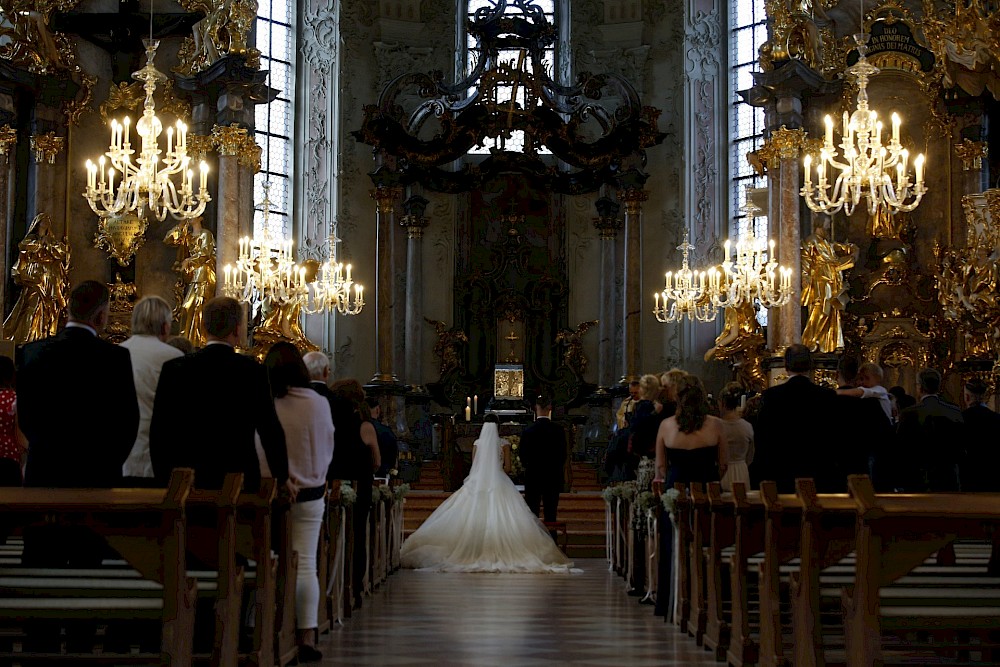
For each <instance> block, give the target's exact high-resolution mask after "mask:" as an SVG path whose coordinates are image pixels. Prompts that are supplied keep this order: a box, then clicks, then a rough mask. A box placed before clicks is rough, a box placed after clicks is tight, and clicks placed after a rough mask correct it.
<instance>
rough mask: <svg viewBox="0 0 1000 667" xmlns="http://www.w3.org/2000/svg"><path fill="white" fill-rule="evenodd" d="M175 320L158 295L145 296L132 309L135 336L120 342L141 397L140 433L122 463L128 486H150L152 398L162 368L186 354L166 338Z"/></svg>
mask: <svg viewBox="0 0 1000 667" xmlns="http://www.w3.org/2000/svg"><path fill="white" fill-rule="evenodd" d="M172 320H173V314H172V313H171V309H170V305H169V304H168V303H167V302H166V301H164V300H163V299H161V298H160V297H158V296H145V297H143V298H141V299H139V301H138V302H136V304H135V306H134V307H133V308H132V336H131V337H129V338H128V340H126V341H125V342H123V343H122V344H121V346H122V347H124V348H125V349H126V350H128V352H129V357H130V358H131V360H132V379H133V381H134V382H135V394H136V398H138V400H139V432H138V433H137V434H136V436H135V444H134V445H133V446H132V451H131V453H129V455H128V458H127V459H126V460H125V465H123V466H122V475H124V477H125V480H124V481H125V484H126V486H151V485H152V483H154V482H153V463H152V461H151V460H150V458H149V422H150V420H151V419H152V417H153V399H154V398H155V396H156V385H157V384H158V383H159V381H160V369H162V368H163V364H164V363H166V362H167V361H170V360H171V359H176V358H177V357H180V356H183V354H184V353H183V352H181V351H180V350H178V349H177V348H176V347H172V346H170V345H167V344H166V343H165V342H164V340H166V338H167V336H168V335H169V334H170V325H171V322H172Z"/></svg>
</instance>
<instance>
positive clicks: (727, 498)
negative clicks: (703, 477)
mask: <svg viewBox="0 0 1000 667" xmlns="http://www.w3.org/2000/svg"><path fill="white" fill-rule="evenodd" d="M708 506H709V512H710V513H711V522H710V527H709V538H708V564H707V567H706V624H705V637H704V642H705V648H707V649H709V650H711V651H713V652H714V653H715V659H716V660H725V659H726V651H727V650H728V648H729V623H730V619H731V618H732V609H731V608H730V607H727V603H728V602H729V601H730V600H731V597H730V592H731V587H730V586H727V584H729V576H731V575H730V574H729V572H728V570H729V566H730V559H729V558H726V557H724V553H726V552H727V551H728V550H729V549H730V548H731V547H732V546H733V544H734V543H735V541H736V513H735V510H736V504H735V502H734V501H733V497H732V494H729V493H726V494H723V493H722V486H721V485H720V484H719V483H718V482H712V483H711V484H709V485H708ZM727 555H729V556H730V557H731V554H727ZM727 575H729V576H727Z"/></svg>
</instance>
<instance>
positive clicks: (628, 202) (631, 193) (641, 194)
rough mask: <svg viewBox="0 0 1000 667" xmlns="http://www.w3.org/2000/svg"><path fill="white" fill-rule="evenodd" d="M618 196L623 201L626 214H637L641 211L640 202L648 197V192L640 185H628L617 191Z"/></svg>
mask: <svg viewBox="0 0 1000 667" xmlns="http://www.w3.org/2000/svg"><path fill="white" fill-rule="evenodd" d="M618 198H619V199H621V200H622V201H623V202H625V214H626V215H638V214H639V212H640V211H642V202H644V201H646V200H647V199H649V192H648V191H647V190H643V189H642V188H641V187H628V188H625V189H624V190H619V191H618Z"/></svg>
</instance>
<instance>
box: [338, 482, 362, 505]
mask: <svg viewBox="0 0 1000 667" xmlns="http://www.w3.org/2000/svg"><path fill="white" fill-rule="evenodd" d="M357 500H358V492H357V491H355V490H354V487H352V486H351V483H350V482H348V481H347V480H346V479H345V480H342V481H341V482H340V504H341V505H342V506H343V507H350V506H351V505H353V504H354V503H356V502H357Z"/></svg>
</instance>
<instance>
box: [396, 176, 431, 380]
mask: <svg viewBox="0 0 1000 667" xmlns="http://www.w3.org/2000/svg"><path fill="white" fill-rule="evenodd" d="M429 203H430V202H429V201H427V200H426V199H424V198H423V197H421V196H420V195H413V196H412V197H410V198H409V199H407V200H406V201H405V202H403V210H404V211H405V212H406V214H405V215H404V216H403V217H402V219H401V220H400V221H399V224H400V226H401V227H402V228H403V229H405V230H406V326H405V338H404V341H403V349H404V350H405V351H406V359H405V361H404V364H403V372H404V374H403V380H404V381H405V382H406V383H407V384H411V385H414V386H420V385H422V384H423V377H422V376H421V372H420V371H421V366H422V362H423V351H424V345H423V330H424V328H423V327H422V326H421V325H422V324H423V322H422V320H421V318H422V317H423V312H424V307H423V293H424V270H423V262H422V261H421V260H422V250H423V238H424V229H426V228H427V225H428V224H430V221H429V220H428V219H427V218H425V217H424V211H425V210H427V205H428V204H429Z"/></svg>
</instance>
